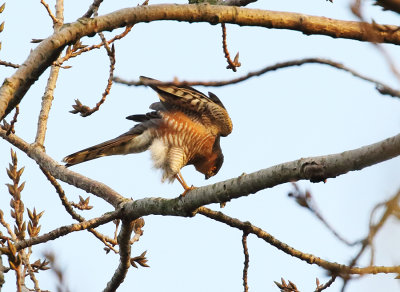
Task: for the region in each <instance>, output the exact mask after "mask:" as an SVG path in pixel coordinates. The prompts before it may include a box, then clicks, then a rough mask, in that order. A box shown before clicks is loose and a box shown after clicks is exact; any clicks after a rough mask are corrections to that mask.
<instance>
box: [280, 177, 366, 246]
mask: <svg viewBox="0 0 400 292" xmlns="http://www.w3.org/2000/svg"><path fill="white" fill-rule="evenodd" d="M292 186H293V187H294V191H292V192H290V193H289V194H288V196H289V197H292V198H294V199H295V200H296V202H297V203H298V204H299V205H300V206H301V207H304V208H306V209H307V210H309V211H310V212H311V213H313V214H314V215H315V216H316V217H317V218H318V219H319V220H320V221H321V222H322V223H323V224H324V225H325V227H326V228H327V229H328V230H329V231H330V232H332V234H333V235H334V236H335V237H336V238H337V239H339V240H340V241H342V242H343V243H344V244H346V245H348V246H354V245H356V244H358V243H360V241H355V242H350V241H348V240H347V239H346V238H344V237H343V236H341V235H340V234H339V233H338V232H337V231H336V230H335V229H334V228H333V227H332V226H331V225H330V224H329V222H328V221H327V220H326V219H325V218H324V217H323V216H322V213H321V212H320V211H319V209H318V206H317V203H316V202H315V200H314V198H313V196H312V194H311V192H310V191H308V190H306V191H304V192H303V191H301V190H300V188H299V187H298V185H297V184H296V183H294V182H292Z"/></svg>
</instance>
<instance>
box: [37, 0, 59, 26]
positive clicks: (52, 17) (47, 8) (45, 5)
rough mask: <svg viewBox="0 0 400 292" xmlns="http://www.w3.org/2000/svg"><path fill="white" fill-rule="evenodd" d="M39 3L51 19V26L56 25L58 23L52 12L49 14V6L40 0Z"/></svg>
mask: <svg viewBox="0 0 400 292" xmlns="http://www.w3.org/2000/svg"><path fill="white" fill-rule="evenodd" d="M40 3H42V4H43V6H44V8H46V10H47V13H48V14H49V16H50V17H51V19H52V20H53V25H56V24H57V23H58V22H59V20H58V19H57V17H55V16H54V14H53V12H51V9H50V7H49V5H48V4H47V3H46V2H45V1H44V0H40Z"/></svg>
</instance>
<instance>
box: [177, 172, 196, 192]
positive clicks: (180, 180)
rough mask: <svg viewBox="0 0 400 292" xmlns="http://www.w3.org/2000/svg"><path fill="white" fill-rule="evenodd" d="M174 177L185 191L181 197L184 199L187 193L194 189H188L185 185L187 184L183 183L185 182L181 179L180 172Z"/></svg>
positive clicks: (192, 187) (191, 187)
mask: <svg viewBox="0 0 400 292" xmlns="http://www.w3.org/2000/svg"><path fill="white" fill-rule="evenodd" d="M175 177H176V179H177V180H178V181H179V183H180V184H181V185H182V187H183V188H184V189H185V191H184V192H183V193H182V195H181V196H182V197H184V196H185V195H186V193H187V192H188V191H190V190H193V189H195V187H194V186H190V187H189V186H188V185H187V183H186V182H185V180H184V179H183V177H182V174H181V171H178V173H177V174H175Z"/></svg>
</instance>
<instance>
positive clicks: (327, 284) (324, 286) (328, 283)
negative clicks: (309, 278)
mask: <svg viewBox="0 0 400 292" xmlns="http://www.w3.org/2000/svg"><path fill="white" fill-rule="evenodd" d="M336 277H337V276H335V275H334V276H332V277H331V278H330V279H329V281H328V282H326V283H325V284H323V285H319V280H318V278H317V289H315V291H314V292H321V291H323V290H325V289H327V288H329V287H330V286H331V285H332V284H333V282H335V280H336Z"/></svg>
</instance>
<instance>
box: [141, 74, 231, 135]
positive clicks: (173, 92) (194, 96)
mask: <svg viewBox="0 0 400 292" xmlns="http://www.w3.org/2000/svg"><path fill="white" fill-rule="evenodd" d="M140 80H141V81H142V82H143V84H145V85H146V83H149V82H153V83H154V82H155V81H157V80H155V79H151V78H148V77H144V76H141V77H140ZM149 86H150V87H151V88H152V89H154V90H155V91H156V92H157V93H158V95H159V98H160V101H161V103H162V104H163V105H164V106H165V107H166V108H167V109H178V110H181V111H182V112H184V113H186V114H189V115H191V117H193V114H195V115H194V116H197V117H198V119H199V120H200V121H201V122H202V123H203V124H204V125H205V126H206V127H208V128H210V130H211V131H212V132H214V131H213V129H215V130H216V133H214V134H215V135H220V136H223V137H225V136H227V135H229V134H230V133H231V132H232V121H231V119H230V117H229V114H228V112H227V111H226V109H225V107H224V105H223V104H222V102H221V101H220V99H219V98H218V97H217V96H216V95H215V94H213V93H209V96H206V95H204V94H203V93H201V92H200V91H198V90H196V89H194V88H192V87H189V86H179V87H178V86H174V85H154V84H149Z"/></svg>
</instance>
